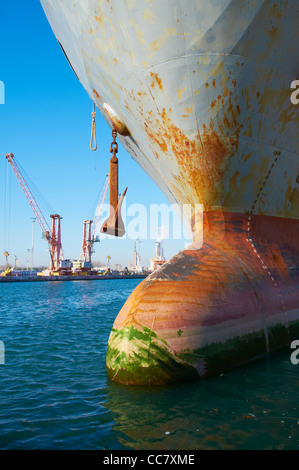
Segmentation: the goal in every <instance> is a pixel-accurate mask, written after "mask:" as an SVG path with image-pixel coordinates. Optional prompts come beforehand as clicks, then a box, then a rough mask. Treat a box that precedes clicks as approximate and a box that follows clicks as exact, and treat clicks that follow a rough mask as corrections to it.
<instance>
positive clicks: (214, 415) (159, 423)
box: [104, 350, 299, 450]
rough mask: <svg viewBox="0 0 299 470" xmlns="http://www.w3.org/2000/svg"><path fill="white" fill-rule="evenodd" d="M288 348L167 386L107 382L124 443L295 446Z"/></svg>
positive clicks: (297, 405)
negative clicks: (225, 370)
mask: <svg viewBox="0 0 299 470" xmlns="http://www.w3.org/2000/svg"><path fill="white" fill-rule="evenodd" d="M294 367H295V366H293V365H292V364H291V363H290V360H289V351H288V350H283V351H280V352H278V353H275V354H272V355H271V356H270V357H269V358H268V359H261V360H259V361H256V362H254V363H251V364H249V365H247V366H245V367H244V366H243V367H242V368H238V369H235V370H234V371H231V372H229V373H227V374H224V375H223V376H220V377H215V378H213V379H209V380H206V381H201V382H198V383H192V384H185V385H181V386H174V387H167V388H166V387H165V388H164V387H163V388H145V387H142V388H139V387H137V388H135V387H125V386H121V385H118V384H115V383H113V382H111V381H109V382H108V383H107V402H106V403H105V404H104V406H106V407H107V408H108V409H109V410H111V412H112V413H113V419H114V427H113V430H114V432H116V433H117V434H118V439H119V442H120V443H121V444H122V445H123V446H125V447H127V448H133V449H149V450H150V449H159V450H160V449H161V450H163V449H164V450H173V449H174V450H175V449H177V450H179V449H180V450H196V449H297V448H298V442H299V441H298V439H299V435H298V429H299V425H298V423H299V415H298V410H299V400H298V396H297V393H296V390H298V388H297V387H298V378H297V375H296V371H295V370H294Z"/></svg>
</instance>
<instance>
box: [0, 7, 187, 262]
mask: <svg viewBox="0 0 299 470" xmlns="http://www.w3.org/2000/svg"><path fill="white" fill-rule="evenodd" d="M1 22H2V24H1V32H0V35H1V44H2V48H1V65H0V80H1V81H2V82H3V83H4V85H5V104H2V105H0V120H1V126H0V147H1V153H0V156H1V160H2V161H1V162H0V182H1V183H0V186H1V189H0V191H1V192H0V201H1V207H0V217H1V219H0V220H1V225H0V226H1V228H2V229H1V230H0V245H1V250H2V251H1V253H0V254H1V259H0V264H4V262H5V258H4V256H3V253H4V251H5V250H8V251H9V253H10V257H9V261H10V263H11V264H14V259H15V256H17V257H18V260H19V262H18V264H19V265H26V262H27V257H28V253H27V249H29V248H31V230H32V225H31V220H30V219H31V217H33V213H32V210H31V208H30V206H29V204H28V202H27V200H26V198H25V195H24V194H23V192H22V190H21V187H20V186H19V183H18V182H17V179H16V177H15V176H14V175H13V174H12V175H11V177H10V198H8V197H6V198H5V188H7V186H6V183H5V181H6V159H5V154H6V153H10V152H11V153H13V154H14V155H15V156H16V158H17V160H18V161H19V163H20V164H21V165H22V167H23V168H24V169H25V171H26V173H27V174H28V175H29V176H30V179H31V180H32V181H33V183H34V184H35V185H36V186H37V188H38V189H39V191H40V192H41V194H42V195H43V197H44V198H45V199H46V200H47V201H48V203H49V204H50V206H51V207H52V208H53V210H54V211H55V212H56V213H58V214H60V215H62V217H63V220H62V244H63V250H64V256H65V258H71V259H77V258H78V257H79V254H80V248H81V243H82V223H83V221H84V220H86V219H87V218H93V216H94V212H93V211H94V210H95V207H96V204H95V203H96V201H97V198H98V197H99V195H100V192H101V190H102V188H103V184H104V179H105V175H106V173H108V172H109V160H110V156H111V155H110V153H109V149H110V142H111V129H110V127H109V126H108V125H107V123H106V121H105V120H104V119H103V118H102V116H101V114H100V113H99V112H97V116H96V126H97V141H98V150H97V151H96V152H92V151H91V150H90V148H89V140H90V130H91V111H92V101H91V99H90V98H89V96H88V95H87V93H86V91H85V90H84V88H83V87H82V85H81V84H80V83H79V81H78V80H77V78H76V76H75V74H74V73H73V72H72V70H71V68H70V66H69V64H68V63H67V61H66V59H65V57H64V55H63V53H62V51H61V50H60V47H59V45H58V43H57V41H56V39H55V37H54V34H53V32H52V30H51V28H50V26H49V24H48V22H47V19H46V16H45V14H44V12H43V10H42V7H41V5H40V3H39V1H37V0H29V1H26V2H25V1H21V0H18V1H15V2H3V5H1ZM118 157H119V167H120V175H119V178H120V181H119V184H120V191H123V190H124V189H125V187H126V186H128V192H127V197H126V205H127V207H128V206H130V205H131V204H143V205H144V206H146V207H147V208H148V209H149V205H150V204H162V203H164V204H168V202H167V200H166V198H165V197H164V195H163V194H162V192H161V191H160V189H159V188H158V187H157V186H156V185H155V184H154V183H153V182H152V181H151V179H150V178H149V177H148V176H147V175H146V174H145V173H144V172H143V170H141V168H140V167H139V166H138V165H137V163H136V162H135V161H134V160H133V159H132V158H131V157H130V155H129V154H128V153H127V152H126V151H125V150H124V149H123V147H122V146H121V144H120V145H119V153H118ZM8 202H9V205H8ZM106 202H108V198H107V200H106ZM5 203H6V210H5ZM8 208H9V209H10V210H9V211H8ZM8 212H9V214H8ZM5 215H6V217H5ZM8 215H9V217H8ZM45 216H46V218H47V220H48V221H50V218H49V214H48V213H46V212H45ZM177 221H178V219H177ZM127 222H130V219H129V220H128V219H127ZM161 224H163V220H162V221H161ZM34 233H35V244H34V261H35V264H37V265H40V264H46V265H47V264H48V262H49V255H48V248H47V244H46V242H45V241H44V240H42V239H41V229H40V228H39V226H38V224H37V223H36V224H35V232H34ZM185 242H186V240H171V239H170V240H167V241H165V242H164V251H165V255H166V257H167V258H170V257H171V256H173V255H174V254H175V253H177V252H178V251H180V250H181V249H182V248H184V246H185ZM154 244H155V241H154V240H143V241H142V243H141V244H140V252H141V258H142V263H143V264H148V263H149V259H150V257H152V256H153V254H154ZM95 248H96V253H95V254H94V256H93V259H94V260H95V261H100V262H105V260H106V257H107V255H110V256H111V264H112V265H113V264H115V263H121V264H123V265H127V264H128V261H129V260H130V261H131V262H132V261H133V249H134V240H131V239H128V238H126V239H117V238H112V237H108V236H102V235H101V243H99V244H97V245H95Z"/></svg>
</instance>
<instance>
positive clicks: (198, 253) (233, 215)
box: [41, 0, 299, 384]
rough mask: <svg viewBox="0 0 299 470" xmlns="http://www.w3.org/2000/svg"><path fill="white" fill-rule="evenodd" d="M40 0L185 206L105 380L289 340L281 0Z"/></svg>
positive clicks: (298, 295)
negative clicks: (185, 243)
mask: <svg viewBox="0 0 299 470" xmlns="http://www.w3.org/2000/svg"><path fill="white" fill-rule="evenodd" d="M41 3H42V5H43V7H44V10H45V12H46V15H47V17H48V20H49V22H50V24H51V26H52V29H53V31H54V33H55V35H56V37H57V39H58V41H59V43H60V45H61V47H62V48H63V51H64V53H65V55H66V56H67V58H68V60H69V62H70V63H71V65H72V67H73V69H74V71H75V73H76V74H77V77H78V79H79V80H80V82H81V83H82V85H83V86H84V88H85V89H86V91H87V92H88V94H89V96H90V97H91V98H92V100H93V101H94V102H95V103H96V105H97V107H98V109H99V110H100V112H101V113H102V114H103V116H104V117H105V119H106V120H107V122H108V123H109V124H110V125H111V126H112V124H113V125H114V126H115V127H116V128H117V130H118V132H119V138H120V140H121V142H122V144H123V145H124V147H125V148H126V149H127V150H128V152H129V153H130V155H131V156H132V157H133V158H134V159H135V160H136V161H137V162H138V163H139V165H140V166H141V167H142V168H143V169H144V171H146V172H147V173H148V174H149V175H150V176H151V177H152V179H153V180H154V181H155V182H156V183H157V184H158V186H159V187H160V188H161V190H162V191H163V192H164V193H165V195H166V196H167V197H168V199H169V201H170V202H177V203H178V204H180V206H181V207H182V206H183V205H185V204H189V205H190V206H191V207H192V208H193V212H191V216H190V219H189V221H188V222H189V224H190V226H192V229H193V232H194V242H193V244H192V245H191V246H190V247H189V248H188V249H186V250H183V251H182V252H180V253H179V254H178V255H176V256H175V257H174V258H173V259H172V260H170V261H169V262H167V263H165V264H163V266H161V267H160V268H158V269H157V270H156V271H155V272H154V273H153V274H152V275H151V276H149V277H148V278H147V279H146V280H144V281H143V282H142V283H141V284H140V285H139V286H138V287H137V289H136V290H135V291H134V292H133V293H132V295H131V296H130V298H129V299H128V301H127V302H126V304H125V305H124V307H123V308H122V310H121V312H120V313H119V315H118V317H117V319H116V321H115V324H114V326H113V329H112V332H111V335H110V339H109V344H108V351H107V370H108V374H109V376H110V377H111V378H112V379H113V380H115V381H118V382H121V383H125V384H167V383H175V382H179V381H185V380H190V379H193V378H197V377H207V376H210V375H214V374H217V373H220V372H223V371H224V370H227V369H229V368H231V367H233V366H235V365H238V364H241V363H244V362H246V361H248V360H251V359H253V358H255V357H258V356H260V355H263V354H266V353H268V352H270V351H272V350H274V349H276V348H278V347H281V346H283V345H287V344H289V342H290V341H292V339H296V338H298V335H299V331H298V330H299V324H298V322H299V308H298V300H299V291H298V235H299V228H298V227H299V220H298V219H299V197H298V185H299V163H298V143H299V120H298V107H296V106H294V105H293V104H292V103H291V100H290V96H291V89H290V85H291V83H292V81H293V80H294V79H296V78H298V65H297V63H298V62H297V52H296V44H297V43H298V34H299V33H298V31H299V13H298V7H297V4H296V0H283V1H282V0H276V1H275V0H259V1H256V0H209V1H204V0H186V1H184V2H183V1H178V0H176V1H174V0H160V1H159V2H158V1H151V2H144V1H137V0H128V1H125V0H118V1H113V0H100V1H98V2H94V1H93V0H81V1H78V0H75V1H74V0H73V1H70V0H64V1H62V0H41ZM198 204H202V206H203V217H202V218H201V217H200V216H198V214H197V213H196V211H195V208H196V207H197V205H198ZM202 231H203V243H202V242H201V233H202Z"/></svg>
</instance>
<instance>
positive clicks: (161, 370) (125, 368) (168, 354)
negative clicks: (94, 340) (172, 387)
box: [106, 326, 198, 385]
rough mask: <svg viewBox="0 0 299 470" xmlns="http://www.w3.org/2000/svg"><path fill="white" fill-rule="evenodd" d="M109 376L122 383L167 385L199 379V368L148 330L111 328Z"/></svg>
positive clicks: (108, 351) (108, 356)
mask: <svg viewBox="0 0 299 470" xmlns="http://www.w3.org/2000/svg"><path fill="white" fill-rule="evenodd" d="M106 364H107V373H108V376H109V377H110V378H111V379H112V380H113V379H114V378H115V377H116V376H117V381H118V382H120V383H123V384H127V385H129V384H134V385H150V384H152V385H165V384H174V383H179V382H186V381H191V380H196V379H198V373H197V371H196V369H195V368H194V367H193V366H191V365H189V364H188V363H186V362H184V361H182V360H181V359H180V358H179V357H178V356H177V355H176V354H174V353H173V351H171V349H170V348H169V346H168V345H167V343H166V341H164V340H161V339H159V338H158V337H157V335H156V334H155V333H154V332H153V331H151V330H150V329H149V328H146V327H144V328H143V329H142V330H139V329H137V328H135V327H134V326H130V327H129V328H123V329H122V330H117V329H115V328H113V329H112V331H111V334H110V338H109V342H108V349H107V358H106Z"/></svg>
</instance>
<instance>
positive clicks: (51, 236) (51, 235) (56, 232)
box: [5, 153, 63, 272]
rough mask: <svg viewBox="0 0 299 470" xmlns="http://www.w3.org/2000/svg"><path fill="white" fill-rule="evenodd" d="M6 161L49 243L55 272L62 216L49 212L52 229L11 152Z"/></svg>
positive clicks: (60, 255) (52, 267) (50, 269)
mask: <svg viewBox="0 0 299 470" xmlns="http://www.w3.org/2000/svg"><path fill="white" fill-rule="evenodd" d="M5 157H6V158H7V161H8V162H9V164H10V166H11V168H12V170H13V172H14V174H15V175H16V177H17V180H18V182H19V183H20V185H21V188H22V190H23V192H24V194H25V196H26V198H27V201H28V202H29V205H30V207H31V209H32V211H33V213H34V215H35V217H36V220H37V221H38V223H39V226H40V227H41V230H42V238H44V239H45V240H46V241H47V242H48V245H49V253H50V267H49V271H50V272H57V271H59V270H60V261H61V260H62V259H63V250H62V243H61V226H60V221H61V219H62V217H61V216H60V215H58V214H51V215H50V217H51V219H52V229H50V227H49V225H48V223H47V221H46V219H45V216H44V215H43V213H42V211H41V209H40V207H39V205H38V203H37V202H36V199H35V198H34V196H33V194H32V191H31V190H30V188H29V186H28V183H27V182H26V180H25V178H24V176H23V174H22V172H21V169H20V167H19V165H18V163H17V161H16V158H15V157H14V155H13V154H12V153H8V154H6V155H5Z"/></svg>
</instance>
